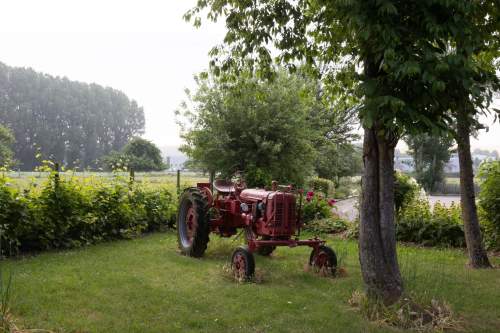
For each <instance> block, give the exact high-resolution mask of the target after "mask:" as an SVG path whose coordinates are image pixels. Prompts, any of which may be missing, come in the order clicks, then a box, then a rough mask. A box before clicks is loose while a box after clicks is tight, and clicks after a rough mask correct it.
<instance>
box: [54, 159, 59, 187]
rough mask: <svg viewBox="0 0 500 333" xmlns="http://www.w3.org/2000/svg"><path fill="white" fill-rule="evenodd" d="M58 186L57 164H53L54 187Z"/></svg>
mask: <svg viewBox="0 0 500 333" xmlns="http://www.w3.org/2000/svg"><path fill="white" fill-rule="evenodd" d="M58 186H59V163H57V162H56V163H55V164H54V187H55V188H57V187H58Z"/></svg>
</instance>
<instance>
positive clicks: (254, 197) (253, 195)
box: [240, 188, 276, 202]
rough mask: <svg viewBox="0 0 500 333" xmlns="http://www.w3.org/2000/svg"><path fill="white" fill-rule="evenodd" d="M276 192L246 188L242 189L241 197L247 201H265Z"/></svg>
mask: <svg viewBox="0 0 500 333" xmlns="http://www.w3.org/2000/svg"><path fill="white" fill-rule="evenodd" d="M275 193H276V192H273V191H266V190H264V189H253V188H252V189H246V190H243V191H241V193H240V199H241V200H242V201H246V202H258V201H263V200H264V199H266V198H272V197H273V196H274V194H275Z"/></svg>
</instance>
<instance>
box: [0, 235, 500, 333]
mask: <svg viewBox="0 0 500 333" xmlns="http://www.w3.org/2000/svg"><path fill="white" fill-rule="evenodd" d="M238 243H239V241H238V240H237V241H236V242H232V240H220V239H219V238H218V237H215V236H213V237H212V240H211V242H210V243H209V250H208V251H207V253H206V256H205V257H204V258H203V259H201V260H200V259H193V258H188V257H183V256H181V255H179V254H178V252H177V245H176V236H175V234H174V233H173V232H170V233H166V234H154V235H150V236H146V237H143V238H140V239H135V240H131V241H119V242H112V243H106V244H101V245H96V246H90V247H87V248H83V249H80V250H71V251H60V252H51V253H44V254H41V255H38V256H35V257H30V258H24V259H11V260H7V261H4V262H2V265H3V267H4V268H6V269H7V271H9V270H10V271H11V272H12V273H13V300H12V304H11V307H12V312H13V314H14V316H15V317H16V318H17V324H18V325H20V326H22V327H25V328H44V329H52V330H54V331H56V332H108V333H111V332H119V333H123V332H398V330H395V329H390V328H387V327H383V326H382V327H381V326H377V325H375V324H373V323H369V322H367V321H365V320H364V319H362V318H361V317H360V315H359V314H358V313H357V312H356V311H354V310H353V309H351V308H350V307H349V305H348V304H347V300H348V299H349V297H350V295H351V293H352V291H353V290H355V289H360V288H361V276H360V271H359V264H358V259H357V246H356V243H355V242H347V241H341V240H335V239H333V240H330V241H329V244H330V245H333V247H334V248H336V250H337V251H338V252H339V254H340V255H341V256H342V257H344V262H345V267H346V269H347V272H348V276H347V277H343V278H337V279H330V278H324V277H320V276H317V275H314V274H313V273H311V272H306V271H305V270H304V264H305V263H306V261H307V258H308V256H309V249H308V248H296V249H288V248H279V249H278V250H277V251H276V252H275V254H274V255H273V256H272V257H270V258H263V257H256V265H257V273H258V275H259V276H260V277H261V278H262V282H260V283H246V284H238V283H235V282H233V281H232V280H231V279H230V278H229V277H228V275H227V274H226V273H224V269H223V267H224V265H225V264H226V262H227V260H228V257H229V256H230V254H231V252H232V249H233V248H234V247H235V246H236V245H237V244H238ZM399 257H400V263H401V266H402V271H403V273H404V276H405V278H406V280H407V285H408V287H409V288H411V289H413V290H416V291H418V292H419V293H420V294H421V295H424V294H427V295H430V294H432V295H434V296H436V297H439V298H444V299H446V300H447V301H448V302H449V303H450V304H451V306H452V308H453V310H455V311H456V312H458V313H459V315H460V316H461V317H462V318H463V320H464V322H465V327H466V328H467V331H472V332H500V288H499V287H500V270H499V269H496V270H483V271H471V270H469V269H467V268H465V265H464V264H465V262H466V258H465V256H464V255H463V252H462V251H459V250H435V249H417V248H414V247H406V246H401V247H400V248H399ZM499 259H500V258H493V261H494V263H495V264H497V265H498V264H500V260H499Z"/></svg>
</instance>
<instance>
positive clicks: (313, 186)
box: [307, 177, 335, 197]
mask: <svg viewBox="0 0 500 333" xmlns="http://www.w3.org/2000/svg"><path fill="white" fill-rule="evenodd" d="M307 185H308V186H309V189H310V190H311V191H319V192H321V193H323V194H324V195H325V196H327V197H328V196H329V197H332V196H333V195H334V193H335V184H334V183H333V182H332V181H331V180H329V179H324V178H319V177H314V178H311V179H309V180H308V182H307Z"/></svg>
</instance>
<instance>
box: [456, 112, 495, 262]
mask: <svg viewBox="0 0 500 333" xmlns="http://www.w3.org/2000/svg"><path fill="white" fill-rule="evenodd" d="M465 105H466V103H464V106H463V107H461V108H460V110H458V114H457V138H456V139H457V145H458V161H459V163H460V200H461V206H462V219H463V221H464V232H465V242H466V244H467V251H468V252H469V265H470V266H471V267H472V268H491V264H490V261H489V260H488V255H487V254H486V251H485V249H484V246H483V242H482V237H481V229H480V228H479V219H478V217H477V207H476V195H475V193H474V172H473V169H472V156H471V153H470V122H469V119H468V116H467V110H466V106H465Z"/></svg>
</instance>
